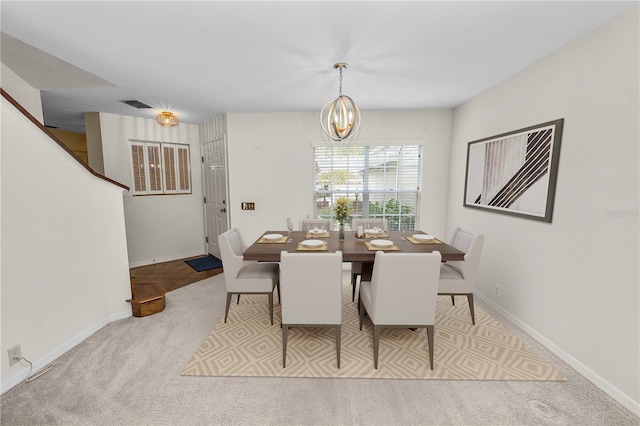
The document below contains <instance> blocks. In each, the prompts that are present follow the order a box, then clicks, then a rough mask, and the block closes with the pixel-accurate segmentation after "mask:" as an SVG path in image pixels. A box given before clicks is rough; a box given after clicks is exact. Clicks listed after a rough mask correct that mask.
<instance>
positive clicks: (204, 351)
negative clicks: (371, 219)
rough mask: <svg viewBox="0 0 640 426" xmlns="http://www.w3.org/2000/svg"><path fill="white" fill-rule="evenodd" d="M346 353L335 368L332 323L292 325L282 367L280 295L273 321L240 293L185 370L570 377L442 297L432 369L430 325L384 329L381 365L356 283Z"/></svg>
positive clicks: (347, 297) (255, 300) (261, 299)
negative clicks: (358, 300)
mask: <svg viewBox="0 0 640 426" xmlns="http://www.w3.org/2000/svg"><path fill="white" fill-rule="evenodd" d="M343 300H344V305H343V314H342V315H343V318H342V354H341V358H340V369H338V368H337V366H336V349H335V334H334V331H333V329H330V328H319V327H318V328H292V329H290V330H289V339H288V340H289V344H288V349H287V367H286V368H282V329H281V328H280V326H279V324H280V304H279V303H277V296H275V295H274V318H273V321H274V325H270V322H269V308H268V302H267V296H266V295H256V296H248V295H243V296H242V297H241V298H240V304H236V303H235V301H236V299H235V297H234V299H233V302H232V304H231V307H230V309H229V318H228V319H227V323H226V324H225V323H224V322H223V321H224V318H222V319H220V321H219V322H218V324H216V327H215V328H214V330H213V331H212V332H211V334H210V335H209V337H207V338H206V339H205V341H204V342H203V343H202V345H201V346H200V348H198V350H197V351H196V353H195V354H194V355H193V357H192V359H191V360H190V361H189V363H188V364H187V365H186V367H185V368H184V370H183V371H182V373H181V374H182V375H183V376H254V377H255V376H268V377H343V378H397V379H448V380H566V378H565V377H564V376H563V375H562V373H560V372H559V371H557V370H556V369H555V368H553V367H552V366H550V365H549V364H548V363H546V362H545V361H544V360H543V359H542V358H541V357H540V356H539V355H537V354H536V353H534V352H532V351H531V350H529V349H528V348H527V347H526V346H525V345H524V344H523V343H522V341H521V340H520V339H518V338H517V337H515V336H513V335H512V334H511V333H510V332H509V331H508V330H506V329H505V328H504V327H503V326H502V325H501V324H500V323H498V322H497V321H496V320H495V319H493V318H492V317H491V316H490V315H488V314H487V313H486V312H484V311H483V310H482V309H481V308H480V307H479V306H477V305H476V306H475V311H476V325H475V326H474V325H472V324H471V317H470V314H469V306H468V304H467V301H466V297H457V298H456V305H455V306H452V305H451V298H450V297H448V296H440V297H439V298H438V309H437V316H436V323H435V345H434V346H435V348H434V369H433V370H430V369H429V355H428V350H427V338H426V331H425V329H418V330H417V331H411V330H407V329H383V330H382V332H381V337H380V353H379V361H378V369H377V370H376V369H374V367H373V334H372V326H371V322H370V320H369V318H368V317H365V322H364V325H363V328H362V331H360V330H359V328H358V327H359V317H358V309H357V304H356V303H354V302H351V284H350V283H349V282H346V283H345V285H344V288H343Z"/></svg>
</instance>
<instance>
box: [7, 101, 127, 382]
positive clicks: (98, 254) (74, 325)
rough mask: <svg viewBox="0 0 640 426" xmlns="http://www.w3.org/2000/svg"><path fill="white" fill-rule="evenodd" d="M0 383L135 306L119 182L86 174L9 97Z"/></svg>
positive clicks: (22, 376)
mask: <svg viewBox="0 0 640 426" xmlns="http://www.w3.org/2000/svg"><path fill="white" fill-rule="evenodd" d="M1 132H2V134H1V143H2V147H1V148H2V159H1V160H2V163H1V164H2V166H1V171H2V179H1V183H2V215H1V220H2V222H1V233H2V250H1V254H2V257H1V262H2V268H1V270H2V272H1V283H2V284H1V308H2V311H1V322H2V331H1V335H2V342H1V345H0V353H2V354H4V356H2V357H0V358H1V363H2V364H1V366H2V391H3V392H4V391H6V390H8V388H10V387H12V386H15V385H16V384H18V383H19V382H20V381H22V380H24V379H25V378H26V376H27V374H28V370H29V368H28V365H27V364H26V363H25V362H18V363H17V364H15V365H13V366H11V367H9V364H8V357H7V355H6V354H7V349H8V348H10V347H13V346H14V345H20V347H21V350H22V356H24V357H25V358H27V359H28V360H30V361H31V362H33V363H34V370H33V371H37V370H38V369H40V368H42V367H43V366H44V365H46V364H47V363H49V362H51V361H53V360H54V359H55V358H57V357H58V356H60V355H61V354H62V353H64V352H66V351H67V350H69V349H71V348H72V347H73V346H75V345H76V344H77V343H79V342H80V341H82V340H83V339H85V338H86V337H88V336H89V335H90V334H92V333H93V332H95V331H96V330H98V329H99V328H101V327H102V326H104V325H106V324H107V323H108V322H110V321H113V320H115V319H119V318H124V317H127V316H130V315H131V307H130V306H129V304H128V303H126V302H125V301H126V299H128V298H130V297H131V292H130V284H129V269H128V261H127V247H126V237H125V227H124V214H123V204H122V191H123V190H122V188H120V187H118V186H115V185H113V184H111V183H108V182H106V181H104V180H102V179H99V178H97V177H95V176H93V175H92V174H91V173H89V172H88V171H87V170H86V169H85V168H84V167H83V166H82V165H80V164H79V163H77V161H76V160H75V159H73V158H72V157H71V156H69V155H68V153H67V152H66V151H64V150H63V149H62V148H60V147H59V146H58V145H57V144H56V143H55V142H53V141H52V140H51V139H50V138H49V137H48V136H46V135H45V134H44V133H43V132H42V131H41V130H40V129H39V128H37V127H36V126H35V125H34V124H33V123H32V122H30V121H29V120H27V119H26V118H25V117H24V116H23V115H22V114H21V113H20V112H19V111H18V110H17V109H16V108H15V107H13V105H11V104H10V103H9V102H7V101H6V100H5V99H4V98H3V99H2V130H1Z"/></svg>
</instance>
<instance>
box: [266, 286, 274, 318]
mask: <svg viewBox="0 0 640 426" xmlns="http://www.w3.org/2000/svg"><path fill="white" fill-rule="evenodd" d="M267 296H269V316H270V317H271V325H273V293H269V294H267Z"/></svg>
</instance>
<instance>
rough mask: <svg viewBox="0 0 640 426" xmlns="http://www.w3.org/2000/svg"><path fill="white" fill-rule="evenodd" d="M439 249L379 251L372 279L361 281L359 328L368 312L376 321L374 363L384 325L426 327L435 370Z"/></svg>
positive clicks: (374, 324)
mask: <svg viewBox="0 0 640 426" xmlns="http://www.w3.org/2000/svg"><path fill="white" fill-rule="evenodd" d="M441 261H442V256H441V255H440V252H438V251H434V252H432V253H385V252H383V251H378V252H376V257H375V261H374V263H373V273H372V275H371V281H362V282H360V298H359V300H358V306H359V309H360V330H362V324H363V322H364V315H365V313H367V314H368V315H369V318H370V319H371V322H372V323H373V366H374V367H375V368H378V349H379V347H380V331H381V329H382V328H389V327H392V328H426V331H427V342H428V344H429V366H430V367H431V369H432V370H433V344H434V340H433V338H434V332H435V330H434V325H435V320H436V303H437V300H438V274H439V272H440V262H441Z"/></svg>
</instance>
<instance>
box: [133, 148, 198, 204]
mask: <svg viewBox="0 0 640 426" xmlns="http://www.w3.org/2000/svg"><path fill="white" fill-rule="evenodd" d="M129 142H130V145H129V160H130V167H131V180H132V185H131V194H132V195H133V196H145V195H175V194H191V193H192V181H191V151H190V145H189V144H182V143H169V142H156V141H143V140H135V139H130V140H129ZM140 153H142V163H141V162H140V160H141V158H140ZM167 166H169V167H167ZM168 168H171V170H173V173H171V174H168V173H167V169H168ZM140 169H142V170H140ZM153 183H155V185H153Z"/></svg>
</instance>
